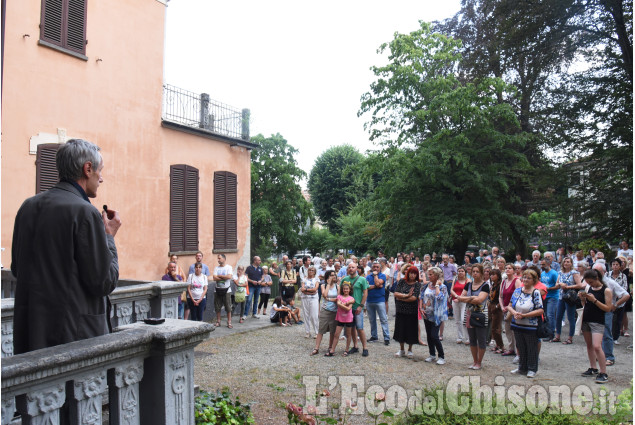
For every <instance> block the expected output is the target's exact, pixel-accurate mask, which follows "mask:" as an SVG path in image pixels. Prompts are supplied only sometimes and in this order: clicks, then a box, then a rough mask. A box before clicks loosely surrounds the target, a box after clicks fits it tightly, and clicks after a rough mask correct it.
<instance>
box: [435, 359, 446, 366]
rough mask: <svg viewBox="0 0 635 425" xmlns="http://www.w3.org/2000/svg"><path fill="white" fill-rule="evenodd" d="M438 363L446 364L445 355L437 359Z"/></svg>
mask: <svg viewBox="0 0 635 425" xmlns="http://www.w3.org/2000/svg"><path fill="white" fill-rule="evenodd" d="M437 364H438V365H444V364H445V359H444V358H443V357H439V360H437Z"/></svg>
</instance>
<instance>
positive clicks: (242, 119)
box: [161, 84, 256, 148]
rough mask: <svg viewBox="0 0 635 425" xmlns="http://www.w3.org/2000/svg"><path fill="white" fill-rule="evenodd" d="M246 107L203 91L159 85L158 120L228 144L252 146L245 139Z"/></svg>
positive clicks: (246, 133) (246, 136) (247, 134)
mask: <svg viewBox="0 0 635 425" xmlns="http://www.w3.org/2000/svg"><path fill="white" fill-rule="evenodd" d="M249 116H250V112H249V109H238V108H235V107H233V106H230V105H227V104H225V103H222V102H218V101H216V100H213V99H210V97H209V94H207V93H194V92H191V91H188V90H183V89H181V88H178V87H175V86H172V85H169V84H166V85H164V86H163V108H162V114H161V122H162V125H163V126H164V127H169V128H173V129H177V130H181V131H185V132H188V133H194V134H198V135H202V136H205V137H210V136H211V137H214V136H215V137H214V138H220V139H221V140H224V141H228V142H230V143H232V144H237V145H241V146H245V147H247V148H254V147H256V145H253V144H252V143H250V142H249Z"/></svg>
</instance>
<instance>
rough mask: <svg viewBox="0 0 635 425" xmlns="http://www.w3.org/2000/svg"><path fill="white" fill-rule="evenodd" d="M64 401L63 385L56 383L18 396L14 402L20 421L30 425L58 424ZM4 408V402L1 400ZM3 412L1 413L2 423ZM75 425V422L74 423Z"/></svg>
mask: <svg viewBox="0 0 635 425" xmlns="http://www.w3.org/2000/svg"><path fill="white" fill-rule="evenodd" d="M65 400H66V391H65V390H64V384H62V383H57V384H54V385H52V386H49V387H44V388H40V389H39V390H35V391H30V392H28V393H26V394H25V395H22V396H19V397H18V398H17V399H16V401H17V405H18V411H19V412H20V415H22V420H23V421H24V423H26V424H30V425H48V424H59V423H61V422H60V409H61V408H62V406H63V405H64V401H65ZM3 407H4V400H3ZM2 423H9V422H4V412H3V422H2ZM76 423H77V422H76Z"/></svg>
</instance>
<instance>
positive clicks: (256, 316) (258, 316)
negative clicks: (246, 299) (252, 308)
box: [251, 314, 260, 319]
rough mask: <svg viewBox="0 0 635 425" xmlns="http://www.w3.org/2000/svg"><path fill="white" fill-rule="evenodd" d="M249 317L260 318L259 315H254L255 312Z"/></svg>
mask: <svg viewBox="0 0 635 425" xmlns="http://www.w3.org/2000/svg"><path fill="white" fill-rule="evenodd" d="M251 318H252V319H260V317H259V316H256V315H255V314H252V315H251Z"/></svg>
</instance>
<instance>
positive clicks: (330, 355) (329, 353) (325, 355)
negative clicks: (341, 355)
mask: <svg viewBox="0 0 635 425" xmlns="http://www.w3.org/2000/svg"><path fill="white" fill-rule="evenodd" d="M334 355H335V353H334V352H332V351H329V352H328V353H324V357H333V356H334Z"/></svg>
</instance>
